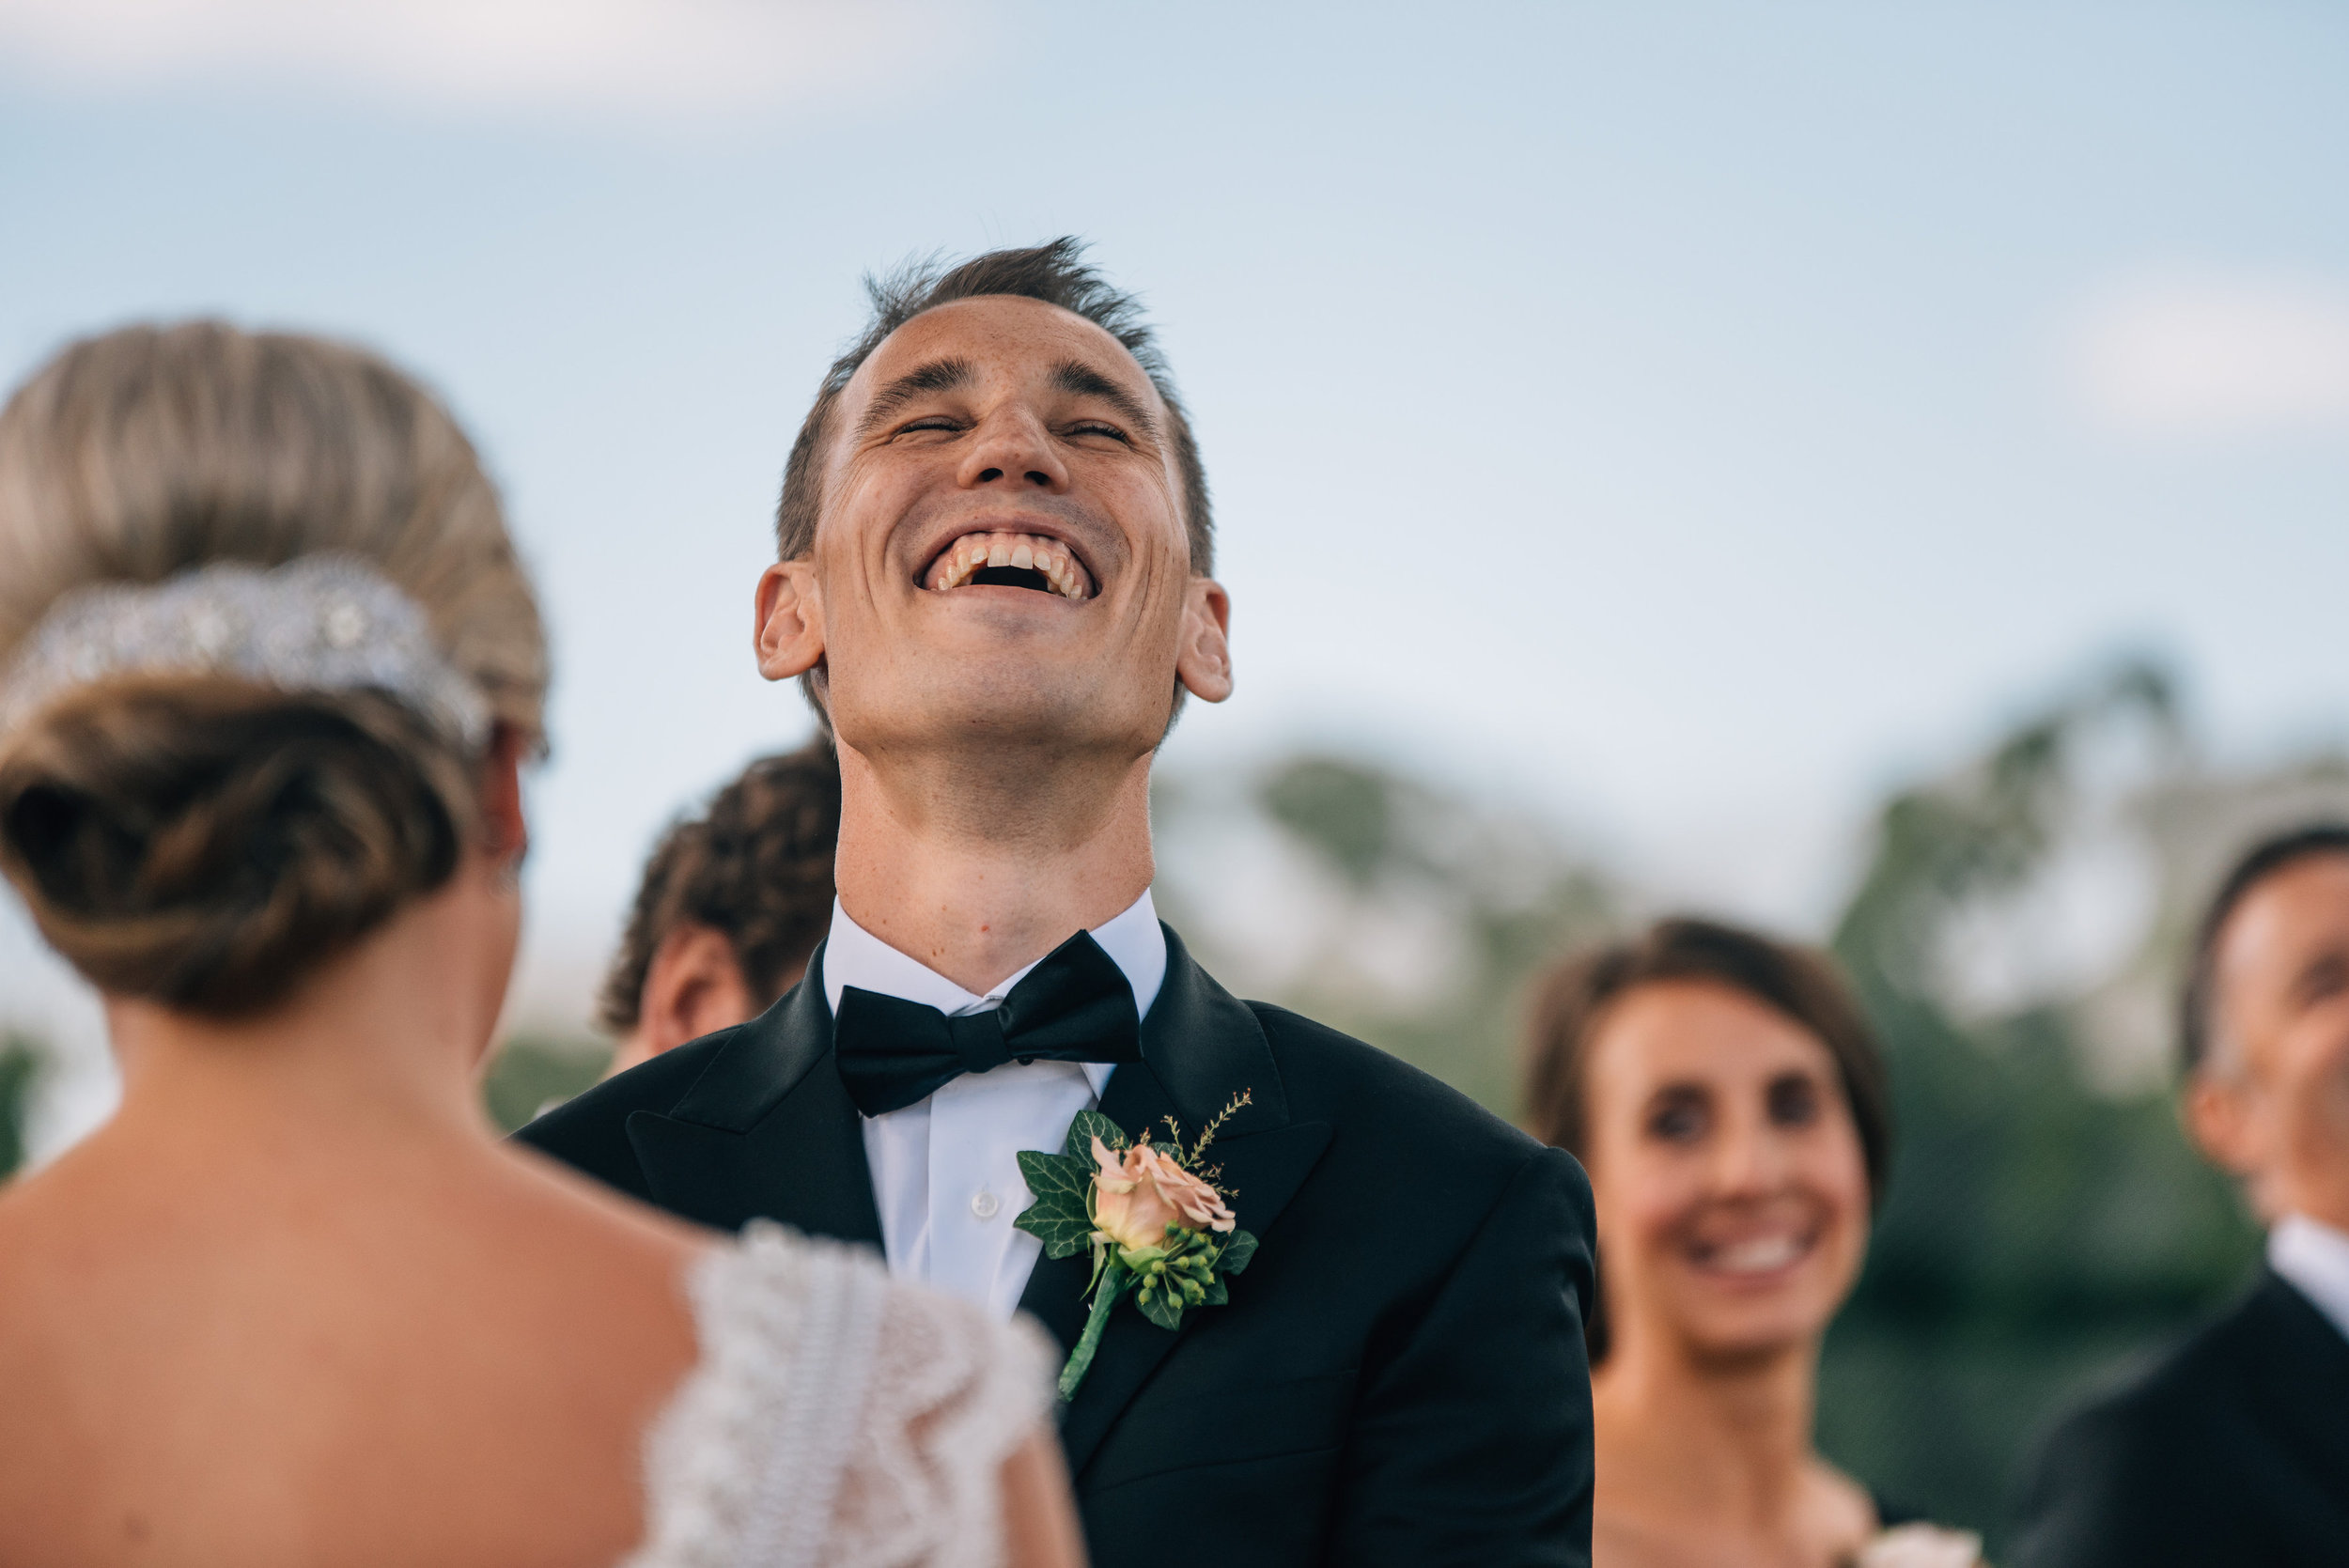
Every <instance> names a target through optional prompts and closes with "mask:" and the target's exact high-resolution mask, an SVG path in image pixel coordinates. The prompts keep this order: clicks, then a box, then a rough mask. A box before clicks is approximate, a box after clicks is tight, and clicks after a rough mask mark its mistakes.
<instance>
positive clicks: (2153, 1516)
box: [2015, 1289, 2272, 1568]
mask: <svg viewBox="0 0 2349 1568" xmlns="http://www.w3.org/2000/svg"><path fill="white" fill-rule="evenodd" d="M2266 1294H2267V1293H2266V1291H2265V1290H2264V1289H2255V1290H2253V1291H2252V1292H2250V1293H2249V1294H2248V1296H2245V1297H2244V1298H2243V1299H2241V1300H2239V1301H2237V1302H2236V1303H2235V1304H2234V1305H2233V1306H2232V1307H2231V1308H2230V1309H2228V1310H2227V1311H2226V1312H2222V1313H2221V1314H2219V1316H2217V1318H2215V1319H2213V1320H2212V1321H2210V1322H2208V1323H2205V1324H2204V1325H2202V1326H2201V1327H2200V1328H2198V1329H2196V1330H2195V1331H2194V1332H2192V1333H2191V1334H2189V1335H2187V1336H2186V1338H2185V1339H2184V1340H2183V1341H2181V1342H2179V1343H2176V1344H2174V1345H2173V1346H2171V1347H2170V1349H2169V1350H2168V1351H2166V1352H2164V1353H2162V1354H2161V1355H2159V1356H2157V1357H2156V1358H2154V1359H2153V1360H2152V1361H2151V1362H2150V1363H2147V1364H2145V1365H2142V1366H2141V1367H2140V1368H2139V1370H2138V1371H2137V1372H2136V1373H2135V1374H2134V1375H2131V1376H2129V1377H2127V1378H2125V1379H2124V1380H2123V1381H2122V1382H2121V1383H2119V1384H2118V1385H2117V1386H2114V1387H2111V1388H2109V1389H2107V1390H2106V1391H2104V1392H2103V1393H2101V1394H2097V1395H2094V1396H2092V1397H2091V1398H2089V1399H2088V1400H2086V1401H2085V1402H2083V1403H2082V1404H2080V1405H2077V1406H2076V1407H2075V1408H2074V1409H2072V1410H2071V1411H2070V1413H2068V1414H2067V1415H2065V1416H2064V1417H2062V1418H2061V1420H2060V1421H2058V1422H2057V1423H2056V1424H2055V1426H2054V1427H2053V1428H2052V1430H2050V1431H2049V1432H2048V1433H2047V1435H2046V1437H2045V1438H2044V1440H2043V1441H2042V1442H2041V1443H2040V1444H2039V1446H2038V1450H2037V1452H2036V1454H2035V1455H2034V1457H2033V1461H2032V1463H2031V1466H2030V1472H2029V1476H2030V1479H2029V1483H2028V1484H2027V1486H2026V1488H2025V1492H2024V1496H2023V1499H2022V1509H2021V1517H2020V1520H2019V1523H2020V1525H2021V1527H2022V1528H2021V1530H2020V1533H2019V1538H2018V1540H2017V1542H2016V1545H2015V1560H2017V1561H2018V1562H2020V1563H2023V1564H2025V1565H2026V1568H2036V1565H2038V1564H2042V1563H2046V1564H2055V1563H2062V1564H2066V1565H2071V1564H2088V1565H2090V1568H2101V1565H2102V1564H2104V1563H2107V1562H2113V1563H2118V1562H2121V1561H2124V1560H2130V1558H2131V1554H2134V1553H2138V1552H2139V1550H2140V1549H2142V1550H2144V1551H2151V1552H2154V1553H2155V1555H2156V1556H2158V1555H2159V1553H2160V1552H2163V1551H2170V1550H2173V1549H2183V1548H2184V1547H2185V1545H2187V1544H2188V1543H2189V1541H2199V1540H2200V1536H2199V1533H2198V1532H2200V1531H2202V1530H2205V1529H2219V1528H2221V1525H2222V1521H2223V1520H2224V1519H2226V1518H2227V1517H2230V1516H2232V1514H2233V1512H2234V1511H2235V1508H2236V1507H2237V1506H2238V1499H2236V1498H2234V1496H2233V1494H2234V1493H2235V1491H2236V1489H2237V1483H2238V1482H2239V1481H2240V1479H2241V1478H2240V1477H2238V1476H2236V1475H2235V1474H2234V1464H2233V1461H2234V1460H2236V1459H2237V1458H2239V1457H2240V1456H2241V1454H2242V1453H2243V1452H2244V1451H2245V1445H2246V1442H2247V1438H2248V1432H2247V1428H2246V1424H2245V1423H2246V1422H2247V1421H2248V1420H2249V1417H2250V1412H2249V1410H2248V1406H2247V1396H2248V1392H2249V1389H2248V1371H2249V1368H2248V1361H2249V1358H2250V1356H2251V1355H2252V1354H2253V1353H2254V1352H2255V1351H2256V1348H2257V1347H2256V1343H2255V1342H2256V1341H2257V1340H2258V1339H2259V1337H2260V1336H2262V1335H2263V1334H2264V1333H2265V1332H2267V1327H2266V1326H2265V1324H2264V1321H2263V1320H2264V1319H2265V1318H2266V1317H2267V1316H2268V1315H2269V1314H2270V1312H2271V1310H2272V1303H2270V1302H2268V1301H2267V1300H2266V1299H2265V1296H2266Z"/></svg>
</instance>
